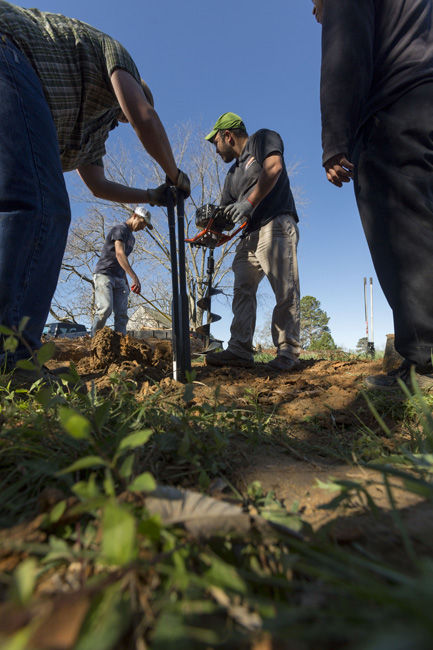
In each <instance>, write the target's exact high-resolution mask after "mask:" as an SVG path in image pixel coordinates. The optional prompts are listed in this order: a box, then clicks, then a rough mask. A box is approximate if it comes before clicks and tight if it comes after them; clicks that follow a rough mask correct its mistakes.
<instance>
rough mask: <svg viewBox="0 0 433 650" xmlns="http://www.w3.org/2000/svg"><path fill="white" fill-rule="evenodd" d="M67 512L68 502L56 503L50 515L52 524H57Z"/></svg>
mask: <svg viewBox="0 0 433 650" xmlns="http://www.w3.org/2000/svg"><path fill="white" fill-rule="evenodd" d="M65 510H66V501H59V503H56V505H55V506H54V508H53V509H52V510H51V512H50V515H49V519H50V523H52V524H55V523H56V522H57V521H59V519H60V517H61V516H62V515H63V513H64V512H65Z"/></svg>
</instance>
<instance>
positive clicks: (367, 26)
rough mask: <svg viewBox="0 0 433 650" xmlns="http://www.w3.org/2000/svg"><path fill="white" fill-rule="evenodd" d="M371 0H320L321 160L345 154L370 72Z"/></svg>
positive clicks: (349, 149) (371, 63)
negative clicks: (321, 6)
mask: <svg viewBox="0 0 433 650" xmlns="http://www.w3.org/2000/svg"><path fill="white" fill-rule="evenodd" d="M373 41H374V0H324V7H323V25H322V70H321V81H320V105H321V112H322V147H323V163H325V162H326V161H327V160H329V158H331V157H332V156H334V155H336V154H338V153H344V154H346V155H350V152H351V148H352V145H353V140H354V137H355V134H356V130H357V127H358V125H359V122H360V119H361V116H362V112H363V107H364V106H365V103H366V100H367V97H368V93H369V89H370V86H371V80H372V75H373Z"/></svg>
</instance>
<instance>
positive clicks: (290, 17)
mask: <svg viewBox="0 0 433 650" xmlns="http://www.w3.org/2000/svg"><path fill="white" fill-rule="evenodd" d="M15 4H17V5H19V6H22V7H33V6H35V3H33V2H16V3H15ZM36 6H37V7H38V8H39V9H41V10H42V11H52V12H55V13H63V14H65V15H68V16H71V17H74V18H78V19H79V20H83V21H85V22H88V23H90V24H91V25H93V26H95V27H97V28H98V29H101V30H102V31H104V32H106V33H107V34H110V35H111V36H113V37H114V38H116V39H118V40H119V41H120V42H121V43H123V45H124V46H125V47H126V48H127V49H128V51H129V52H130V54H131V55H132V57H133V59H134V60H135V62H136V64H137V67H138V69H139V71H140V74H141V76H142V77H143V79H144V80H145V81H146V82H147V83H148V84H149V86H150V88H151V89H152V92H153V95H154V97H155V108H156V109H157V111H158V113H159V115H160V117H161V119H162V121H163V123H164V125H165V127H166V128H167V130H168V131H169V130H170V128H172V127H173V126H174V125H175V124H176V123H179V122H186V121H191V122H194V121H197V122H198V123H200V124H201V125H202V126H203V127H204V128H207V127H209V129H210V128H211V127H212V125H213V123H214V122H215V120H216V118H217V117H218V116H219V115H220V114H221V113H224V112H226V111H233V112H235V113H238V114H239V115H241V116H242V118H243V120H244V121H245V123H246V125H247V128H248V131H249V132H250V133H253V132H254V131H255V130H257V129H259V128H270V129H274V130H276V131H278V132H279V133H280V134H281V136H282V138H283V140H284V143H285V157H286V162H287V163H288V164H289V163H290V162H292V161H297V162H299V163H300V170H299V173H298V175H297V176H296V178H295V179H293V183H294V184H295V185H299V186H301V187H302V190H303V193H304V195H305V198H306V199H308V201H309V203H308V206H307V207H306V208H304V209H303V210H302V211H301V222H300V233H301V238H300V243H299V250H298V254H299V270H300V279H301V294H302V296H305V295H313V296H315V297H316V298H317V299H318V300H320V302H321V306H322V308H323V309H324V310H325V311H326V312H327V314H328V316H330V322H329V325H330V328H331V332H332V335H333V337H334V340H335V342H336V343H337V344H339V345H342V346H343V347H345V348H354V347H355V345H356V343H357V341H358V339H359V338H361V337H363V336H365V317H364V288H363V278H364V277H367V278H368V280H369V278H370V277H372V278H373V288H374V297H373V303H374V304H373V307H374V340H375V344H376V347H383V346H384V345H385V342H386V334H390V333H392V332H393V324H392V314H391V311H390V309H389V307H388V305H387V303H386V300H385V298H384V296H383V294H382V291H381V289H380V287H379V284H378V281H377V278H376V275H375V273H374V269H373V265H372V262H371V259H370V254H369V251H368V248H367V244H366V242H365V238H364V234H363V231H362V228H361V225H360V221H359V215H358V212H357V208H356V203H355V200H354V197H353V188H352V186H344V187H343V188H342V189H338V188H335V187H333V186H331V185H330V184H329V183H328V182H327V180H326V177H325V174H324V171H323V168H322V166H321V146H320V110H319V76H320V36H321V34H320V27H319V25H317V23H316V21H315V20H314V19H313V17H312V15H311V11H312V4H311V1H310V0H268V2H267V3H264V2H262V1H259V0H218V2H215V1H214V0H207V1H205V2H203V0H186V1H185V0H184V1H183V2H178V1H175V0H165V1H164V0H122V1H121V2H120V1H119V0H117V1H116V2H113V1H112V0H105V1H104V2H98V1H96V0H68V1H62V0H40V1H39V2H37V3H36ZM130 128H131V127H129V126H128V125H126V126H124V125H121V126H120V127H119V129H118V131H119V132H120V130H121V129H130ZM125 135H126V131H125ZM186 171H188V170H186ZM67 176H68V175H67ZM73 209H74V206H73ZM76 209H77V210H78V207H77V208H76ZM263 283H266V280H264V281H263ZM271 305H272V301H271V300H270V301H268V303H267V306H266V311H269V308H270V307H271ZM215 307H216V308H215V311H219V312H220V313H223V314H224V319H223V321H220V322H219V323H216V324H215V325H214V326H213V328H212V333H213V334H214V336H217V337H219V338H222V339H224V340H225V341H227V340H228V338H229V333H228V332H229V325H230V320H231V314H230V312H229V310H227V309H224V308H223V307H221V306H220V305H215ZM369 310H370V306H369ZM263 313H264V310H262V311H261V312H260V313H259V314H258V325H260V320H261V316H262V314H263Z"/></svg>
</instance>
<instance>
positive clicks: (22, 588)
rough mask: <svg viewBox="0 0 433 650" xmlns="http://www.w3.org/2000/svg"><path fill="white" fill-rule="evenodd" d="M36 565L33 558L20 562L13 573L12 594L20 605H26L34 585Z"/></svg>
mask: <svg viewBox="0 0 433 650" xmlns="http://www.w3.org/2000/svg"><path fill="white" fill-rule="evenodd" d="M36 572H37V564H36V560H34V559H33V558H28V559H26V560H24V561H23V562H21V563H20V564H19V565H18V567H17V569H16V571H15V573H14V592H15V596H16V598H17V600H18V602H19V604H20V605H26V604H27V603H28V602H29V600H30V598H31V597H32V595H33V591H34V589H35V584H36Z"/></svg>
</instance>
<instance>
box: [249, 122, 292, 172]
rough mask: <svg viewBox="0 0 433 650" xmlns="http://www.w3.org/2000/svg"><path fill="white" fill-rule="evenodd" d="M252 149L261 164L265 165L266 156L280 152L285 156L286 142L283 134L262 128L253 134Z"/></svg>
mask: <svg viewBox="0 0 433 650" xmlns="http://www.w3.org/2000/svg"><path fill="white" fill-rule="evenodd" d="M250 148H251V151H252V153H253V155H254V158H255V159H256V160H257V162H258V163H259V165H260V166H263V162H264V160H265V158H267V157H268V156H271V155H272V154H280V156H282V157H284V144H283V141H282V139H281V136H280V135H279V134H278V133H276V131H270V130H269V129H260V131H256V133H254V134H253V135H252V136H251V144H250Z"/></svg>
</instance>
